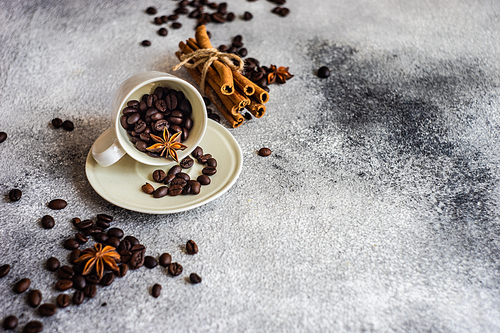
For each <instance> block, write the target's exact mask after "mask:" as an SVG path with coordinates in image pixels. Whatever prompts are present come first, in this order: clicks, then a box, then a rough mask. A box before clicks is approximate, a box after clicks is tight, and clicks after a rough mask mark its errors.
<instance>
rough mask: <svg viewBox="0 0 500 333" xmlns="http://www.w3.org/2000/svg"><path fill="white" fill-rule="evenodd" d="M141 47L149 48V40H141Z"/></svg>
mask: <svg viewBox="0 0 500 333" xmlns="http://www.w3.org/2000/svg"><path fill="white" fill-rule="evenodd" d="M141 45H142V46H151V42H150V41H149V40H147V39H145V40H143V41H142V42H141Z"/></svg>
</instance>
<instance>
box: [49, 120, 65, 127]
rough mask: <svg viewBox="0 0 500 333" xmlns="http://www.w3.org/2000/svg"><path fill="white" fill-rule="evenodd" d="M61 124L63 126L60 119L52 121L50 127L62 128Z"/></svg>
mask: <svg viewBox="0 0 500 333" xmlns="http://www.w3.org/2000/svg"><path fill="white" fill-rule="evenodd" d="M62 124H63V121H62V119H61V118H54V119H52V126H54V128H59V127H61V126H62Z"/></svg>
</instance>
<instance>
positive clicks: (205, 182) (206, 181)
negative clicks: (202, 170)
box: [196, 175, 211, 185]
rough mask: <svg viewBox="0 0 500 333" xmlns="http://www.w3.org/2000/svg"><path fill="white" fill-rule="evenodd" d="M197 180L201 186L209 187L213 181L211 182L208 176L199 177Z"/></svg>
mask: <svg viewBox="0 0 500 333" xmlns="http://www.w3.org/2000/svg"><path fill="white" fill-rule="evenodd" d="M196 180H197V181H198V182H199V183H200V184H201V185H208V184H210V182H211V180H210V177H208V176H207V175H199V176H198V178H196Z"/></svg>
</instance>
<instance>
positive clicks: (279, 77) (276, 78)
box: [267, 65, 293, 84]
mask: <svg viewBox="0 0 500 333" xmlns="http://www.w3.org/2000/svg"><path fill="white" fill-rule="evenodd" d="M288 68H289V67H283V66H280V67H278V68H277V67H276V66H275V65H271V67H270V68H269V69H270V72H269V73H268V74H267V81H268V83H269V84H273V83H275V82H277V83H285V82H286V80H290V79H291V78H292V77H293V75H292V74H290V73H289V72H288Z"/></svg>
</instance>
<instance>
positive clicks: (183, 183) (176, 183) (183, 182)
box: [170, 178, 187, 188]
mask: <svg viewBox="0 0 500 333" xmlns="http://www.w3.org/2000/svg"><path fill="white" fill-rule="evenodd" d="M186 184H187V181H186V180H185V179H182V178H175V179H174V180H172V182H171V183H170V185H171V186H170V188H172V186H180V187H184V186H186Z"/></svg>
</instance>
